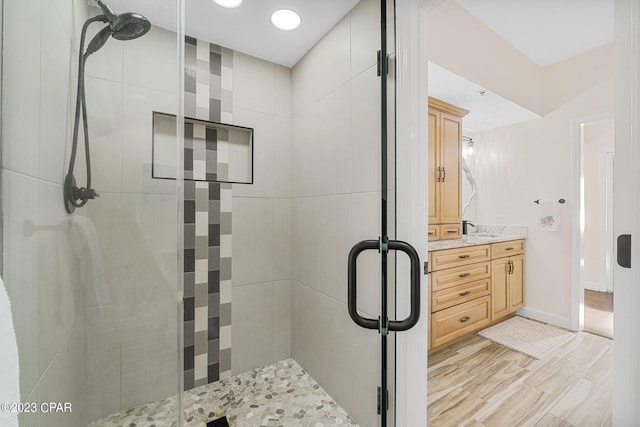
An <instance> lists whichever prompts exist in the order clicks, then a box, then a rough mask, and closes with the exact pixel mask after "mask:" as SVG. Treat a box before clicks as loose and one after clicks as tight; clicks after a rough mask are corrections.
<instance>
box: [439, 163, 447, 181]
mask: <svg viewBox="0 0 640 427" xmlns="http://www.w3.org/2000/svg"><path fill="white" fill-rule="evenodd" d="M446 178H447V171H445V170H444V166H443V167H442V181H440V182H444V180H445V179H446Z"/></svg>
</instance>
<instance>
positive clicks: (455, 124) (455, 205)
mask: <svg viewBox="0 0 640 427" xmlns="http://www.w3.org/2000/svg"><path fill="white" fill-rule="evenodd" d="M461 138H462V125H461V121H460V118H458V117H456V116H453V115H451V114H447V113H441V117H440V166H441V167H444V173H443V176H444V180H443V181H442V182H440V220H441V222H442V223H443V224H453V223H459V222H460V221H461V220H462V203H461V199H462V197H461V193H462V188H461V181H460V175H461V161H460V159H461V156H462V144H461Z"/></svg>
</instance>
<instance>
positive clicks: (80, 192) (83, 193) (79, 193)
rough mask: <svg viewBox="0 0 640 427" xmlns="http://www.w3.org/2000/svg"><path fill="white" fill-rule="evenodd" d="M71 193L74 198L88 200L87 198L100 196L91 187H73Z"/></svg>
mask: <svg viewBox="0 0 640 427" xmlns="http://www.w3.org/2000/svg"><path fill="white" fill-rule="evenodd" d="M73 190H74V191H73V195H74V197H75V198H76V200H89V199H95V198H96V197H100V195H99V194H98V193H96V190H94V189H93V188H84V187H82V188H77V187H76V188H74V189H73Z"/></svg>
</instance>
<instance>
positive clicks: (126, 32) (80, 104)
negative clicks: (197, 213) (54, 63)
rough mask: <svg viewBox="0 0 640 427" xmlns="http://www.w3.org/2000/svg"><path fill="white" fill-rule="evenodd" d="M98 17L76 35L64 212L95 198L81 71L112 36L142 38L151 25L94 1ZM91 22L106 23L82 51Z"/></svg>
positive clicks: (87, 23)
mask: <svg viewBox="0 0 640 427" xmlns="http://www.w3.org/2000/svg"><path fill="white" fill-rule="evenodd" d="M96 3H98V6H100V9H102V15H98V16H94V17H92V18H89V19H87V20H86V21H85V23H84V24H83V26H82V31H81V33H80V49H79V50H80V52H79V58H78V90H77V92H76V113H75V120H74V124H73V140H72V146H71V158H70V159H69V169H68V172H67V175H66V177H65V180H64V191H63V195H64V206H65V209H66V210H67V212H68V213H73V211H74V210H75V209H76V208H80V207H82V206H84V205H86V204H87V202H88V201H89V200H90V199H94V198H96V197H99V195H98V194H97V193H96V191H95V190H94V189H92V188H91V160H90V155H89V128H88V125H87V103H86V99H85V85H84V68H85V63H86V61H87V58H88V57H89V56H90V55H92V54H94V53H95V52H97V51H98V50H99V49H100V48H102V46H104V45H105V43H106V42H107V41H108V40H109V37H110V36H111V37H113V38H114V39H116V40H133V39H137V38H138V37H142V36H143V35H145V34H146V33H147V32H148V31H149V30H150V29H151V23H150V22H149V21H148V20H147V18H145V17H144V16H142V15H140V14H138V13H122V14H120V15H116V14H115V13H114V12H113V10H111V8H110V7H109V6H107V5H106V4H104V3H103V2H102V0H96ZM94 22H102V23H106V24H108V25H106V26H105V27H104V28H102V29H101V30H100V31H99V32H98V33H97V34H96V35H95V36H93V38H92V39H91V41H90V42H89V45H88V46H87V49H86V51H85V50H84V42H85V36H86V34H87V29H88V28H89V26H90V25H91V24H92V23H94ZM81 116H82V121H83V131H84V146H85V150H84V151H85V165H86V169H87V186H86V188H85V187H81V188H78V187H77V185H76V179H75V177H74V176H73V169H74V167H75V161H76V154H77V148H78V132H79V126H80V118H81Z"/></svg>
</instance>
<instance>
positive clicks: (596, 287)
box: [582, 282, 607, 292]
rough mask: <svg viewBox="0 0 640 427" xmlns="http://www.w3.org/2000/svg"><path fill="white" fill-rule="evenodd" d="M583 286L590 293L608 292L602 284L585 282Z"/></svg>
mask: <svg viewBox="0 0 640 427" xmlns="http://www.w3.org/2000/svg"><path fill="white" fill-rule="evenodd" d="M582 286H583V288H585V289H589V290H590V291H598V292H607V287H606V286H605V285H602V284H600V283H594V282H584V283H583V284H582Z"/></svg>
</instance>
